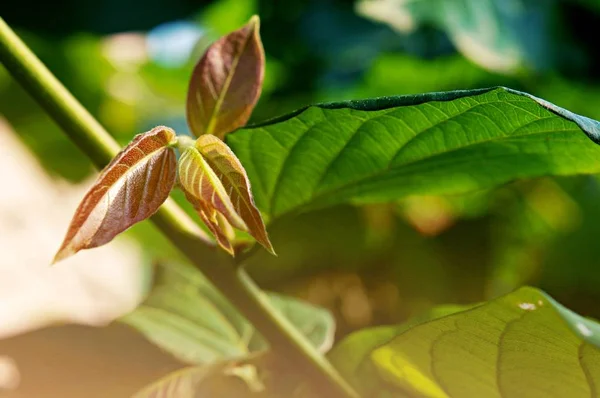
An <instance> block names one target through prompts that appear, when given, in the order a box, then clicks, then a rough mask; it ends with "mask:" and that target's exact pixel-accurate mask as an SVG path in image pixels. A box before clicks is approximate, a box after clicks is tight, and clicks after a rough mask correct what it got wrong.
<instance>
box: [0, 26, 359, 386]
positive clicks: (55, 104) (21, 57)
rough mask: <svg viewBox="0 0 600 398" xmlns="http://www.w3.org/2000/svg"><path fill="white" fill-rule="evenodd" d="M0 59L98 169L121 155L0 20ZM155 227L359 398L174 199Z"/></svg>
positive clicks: (322, 379)
mask: <svg viewBox="0 0 600 398" xmlns="http://www.w3.org/2000/svg"><path fill="white" fill-rule="evenodd" d="M0 59H1V60H2V64H3V65H4V66H5V67H6V69H7V70H8V71H9V72H10V73H11V74H12V76H13V77H14V79H15V80H16V81H17V82H19V84H21V86H22V87H23V88H24V89H25V90H26V91H28V92H29V94H30V95H31V96H32V97H33V98H34V99H35V100H36V101H37V102H38V103H39V104H40V106H41V107H42V108H44V109H45V110H46V112H47V113H48V114H49V115H50V116H51V117H52V118H53V119H54V120H55V121H56V123H57V124H58V125H59V126H60V127H61V128H62V129H63V130H64V131H65V133H66V134H67V135H68V136H69V138H70V139H71V140H72V141H73V142H74V143H75V144H77V145H78V146H79V147H80V148H81V150H82V151H83V152H84V153H85V154H86V155H87V156H88V157H89V158H90V159H91V160H92V162H93V163H94V164H95V165H96V166H97V167H98V168H102V167H104V166H105V165H106V164H108V163H109V162H110V160H111V159H112V158H113V157H114V156H115V155H116V154H117V152H118V151H119V149H120V148H119V145H118V144H117V143H116V142H115V140H114V139H113V138H112V137H111V136H110V134H108V132H106V130H105V129H104V128H103V127H102V126H101V125H100V123H98V121H97V120H96V119H94V117H93V116H92V115H91V114H90V113H89V112H88V111H87V110H86V109H85V108H84V107H83V106H82V105H81V104H80V103H79V102H78V101H77V100H76V99H75V98H74V97H73V96H72V95H71V93H70V92H69V91H68V90H67V89H66V88H65V87H64V86H63V85H62V84H61V83H60V82H59V81H58V80H57V79H56V78H55V77H54V75H52V73H51V72H50V71H49V70H48V69H47V68H46V67H45V66H44V65H43V64H42V62H41V61H40V60H39V59H38V58H37V57H36V56H35V55H34V54H33V53H32V52H31V50H29V48H28V47H27V46H26V45H25V44H24V43H23V42H22V41H21V39H20V38H19V37H18V36H17V35H16V34H15V33H14V32H13V31H12V30H11V29H10V27H9V26H8V25H7V24H6V22H4V20H3V19H2V18H0ZM151 220H152V222H153V223H154V224H155V225H156V226H157V227H158V228H159V229H160V231H161V232H162V233H163V234H164V235H165V236H166V237H167V238H168V239H169V240H170V241H171V242H172V243H173V245H175V246H176V247H177V248H178V249H179V250H180V251H181V252H182V253H183V254H185V255H186V256H187V257H188V258H189V260H190V261H191V262H192V263H193V264H194V265H195V267H196V268H198V269H199V270H200V271H201V272H203V273H204V275H205V276H206V277H207V278H208V279H209V280H210V281H211V282H212V283H213V284H214V285H215V286H216V287H217V288H218V289H219V290H220V291H221V293H223V294H224V295H225V296H226V297H227V298H228V299H229V300H230V301H231V302H232V303H233V304H234V305H235V306H236V308H237V309H238V310H239V311H240V312H241V313H242V314H243V315H244V316H245V317H246V318H247V319H248V320H249V321H250V322H251V323H252V324H253V325H254V327H256V329H257V330H258V331H259V332H260V333H261V334H262V335H263V336H264V337H265V338H266V339H267V341H269V343H270V345H271V348H272V349H273V350H274V351H275V352H276V353H277V354H278V355H281V357H282V358H285V359H287V360H289V361H290V363H291V364H293V365H294V366H295V367H297V368H298V369H299V370H300V371H302V372H303V373H304V374H305V376H306V377H307V378H308V379H309V380H310V381H311V382H312V383H314V384H315V385H316V386H318V387H319V389H320V391H326V393H325V394H327V395H326V396H328V397H344V398H356V397H358V395H357V394H356V393H355V392H354V391H353V390H352V388H350V386H349V385H348V384H347V383H346V382H345V381H344V380H343V379H342V378H341V376H340V375H339V374H338V373H337V372H336V371H335V370H334V369H333V367H332V366H331V364H330V363H329V362H327V361H326V360H325V359H324V358H323V357H322V356H321V355H320V354H319V353H318V352H317V351H316V350H315V349H314V348H313V347H312V346H311V345H310V343H308V342H307V340H306V339H305V338H304V336H302V335H301V334H300V333H299V332H298V330H296V329H295V328H294V326H293V325H292V324H291V323H290V322H289V321H288V320H287V319H286V318H285V317H283V316H282V315H281V314H280V313H279V312H278V311H277V310H276V309H274V308H273V307H272V306H271V305H270V303H269V302H268V301H267V300H266V299H265V298H264V296H263V295H262V293H261V291H260V290H259V289H258V288H257V287H256V285H255V284H254V283H253V281H252V280H251V279H250V278H249V277H248V276H247V275H246V273H245V272H244V271H243V270H242V269H241V268H238V267H237V266H236V264H235V263H234V261H233V259H232V258H231V257H228V256H227V255H225V254H224V253H223V252H221V251H218V250H216V249H215V247H214V243H213V241H212V239H210V238H209V237H208V236H207V235H206V234H205V233H204V232H203V231H202V230H201V229H200V228H199V227H198V225H196V224H195V223H194V222H193V221H192V219H191V218H190V217H189V216H188V215H187V214H186V213H185V212H184V211H183V210H182V209H181V208H180V207H179V206H178V205H177V204H176V203H175V202H174V201H173V200H171V199H169V200H168V201H167V202H166V203H165V204H164V205H163V206H162V207H161V208H160V209H159V211H158V212H157V213H156V214H155V215H154V216H152V218H151Z"/></svg>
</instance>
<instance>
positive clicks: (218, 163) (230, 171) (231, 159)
mask: <svg viewBox="0 0 600 398" xmlns="http://www.w3.org/2000/svg"><path fill="white" fill-rule="evenodd" d="M196 148H197V149H198V151H199V152H200V153H201V154H202V156H203V157H204V159H205V160H206V163H208V165H209V166H210V167H211V168H212V169H213V171H214V172H215V174H216V175H217V178H218V179H219V180H220V181H221V183H222V184H223V187H224V188H225V191H226V192H227V194H228V196H229V198H230V199H231V202H232V204H233V207H234V209H235V211H236V212H237V214H238V215H239V216H240V217H241V218H242V220H243V221H244V223H245V224H246V226H247V227H248V232H249V233H250V235H252V236H253V237H254V238H255V239H256V240H257V242H258V243H260V244H261V245H263V246H264V247H265V248H266V249H267V250H268V251H270V252H271V253H273V254H274V253H275V252H274V250H273V246H272V245H271V242H270V241H269V236H268V235H267V231H266V229H265V224H264V222H263V219H262V216H261V214H260V212H259V211H258V209H257V208H256V205H255V204H254V198H253V196H252V190H251V186H250V181H249V180H248V176H247V175H246V171H245V170H244V166H242V164H241V163H240V161H239V160H238V158H237V157H236V156H235V154H234V153H233V152H232V151H231V149H229V147H228V146H227V145H226V144H225V143H224V142H223V141H221V140H220V139H219V138H217V137H215V136H213V135H208V134H206V135H203V136H201V137H200V138H198V140H197V141H196Z"/></svg>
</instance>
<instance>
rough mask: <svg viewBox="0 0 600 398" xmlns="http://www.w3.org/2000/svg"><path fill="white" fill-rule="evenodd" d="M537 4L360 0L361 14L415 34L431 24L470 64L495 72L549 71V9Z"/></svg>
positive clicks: (495, 0)
mask: <svg viewBox="0 0 600 398" xmlns="http://www.w3.org/2000/svg"><path fill="white" fill-rule="evenodd" d="M538 3H539V2H536V1H533V0H450V1H449V0H416V1H415V0H361V1H360V2H359V3H358V5H357V12H358V13H359V14H361V15H363V16H365V17H369V18H372V19H374V20H378V21H381V22H384V23H386V24H388V25H390V26H391V27H392V28H393V29H395V30H397V31H399V32H400V33H410V32H412V31H414V30H415V29H416V28H417V27H419V26H420V25H426V24H431V25H433V26H435V27H437V28H439V29H441V30H443V31H444V32H446V33H447V34H448V36H449V38H450V40H451V41H452V43H453V44H454V46H456V48H457V49H458V50H459V51H460V52H461V53H462V54H463V55H464V56H465V57H467V58H469V59H470V60H471V61H473V62H475V63H476V64H478V65H480V66H482V67H484V68H486V69H488V70H492V71H497V72H502V73H514V72H517V71H518V70H519V69H521V68H523V67H526V68H535V69H538V68H542V67H547V66H548V64H549V63H550V62H549V61H550V60H549V42H550V38H551V35H550V29H549V25H550V24H549V21H550V18H549V10H550V7H549V6H548V5H547V4H545V5H541V4H538Z"/></svg>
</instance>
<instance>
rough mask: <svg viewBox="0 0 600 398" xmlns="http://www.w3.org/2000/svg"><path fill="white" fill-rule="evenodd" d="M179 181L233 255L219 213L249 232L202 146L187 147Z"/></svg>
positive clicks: (222, 243) (187, 195)
mask: <svg viewBox="0 0 600 398" xmlns="http://www.w3.org/2000/svg"><path fill="white" fill-rule="evenodd" d="M179 183H180V184H181V187H182V188H183V191H184V192H185V195H186V197H187V199H188V200H189V201H190V202H191V203H192V204H193V205H194V207H195V209H196V211H197V212H198V214H199V215H200V218H202V221H204V223H205V224H206V226H207V227H208V228H209V229H210V230H211V231H212V233H213V234H214V235H215V238H216V239H217V243H219V245H220V246H221V247H223V249H225V250H226V251H228V252H229V253H231V254H233V248H232V246H231V243H230V242H229V239H228V238H227V234H226V233H225V231H223V230H222V229H221V226H220V225H219V220H218V219H217V213H220V214H222V215H223V217H224V218H225V219H226V220H227V221H228V222H229V223H230V224H231V225H232V226H233V227H235V228H237V229H240V230H242V231H247V230H248V227H247V226H246V224H245V223H244V220H242V218H241V217H240V215H239V214H238V213H237V211H236V210H235V208H234V206H233V203H231V199H230V197H229V195H228V193H227V191H226V190H225V187H224V186H223V184H222V183H221V181H220V180H219V178H218V177H217V175H216V174H215V172H214V171H213V169H212V168H211V167H210V165H209V164H208V163H207V162H206V160H205V159H204V157H203V156H202V155H201V154H200V152H199V151H198V149H196V148H195V147H190V148H188V149H186V150H185V151H184V152H183V154H182V155H181V159H179Z"/></svg>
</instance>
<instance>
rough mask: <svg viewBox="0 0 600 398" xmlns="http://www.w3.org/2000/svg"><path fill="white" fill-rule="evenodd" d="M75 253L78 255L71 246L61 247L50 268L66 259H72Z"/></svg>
mask: <svg viewBox="0 0 600 398" xmlns="http://www.w3.org/2000/svg"><path fill="white" fill-rule="evenodd" d="M75 253H76V251H75V250H73V249H72V248H71V247H70V246H64V245H63V246H61V248H60V249H58V251H57V252H56V254H55V255H54V258H53V259H52V262H51V263H50V266H53V265H55V264H56V263H58V262H60V261H62V260H64V259H66V258H69V257H71V256H72V255H73V254H75Z"/></svg>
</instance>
